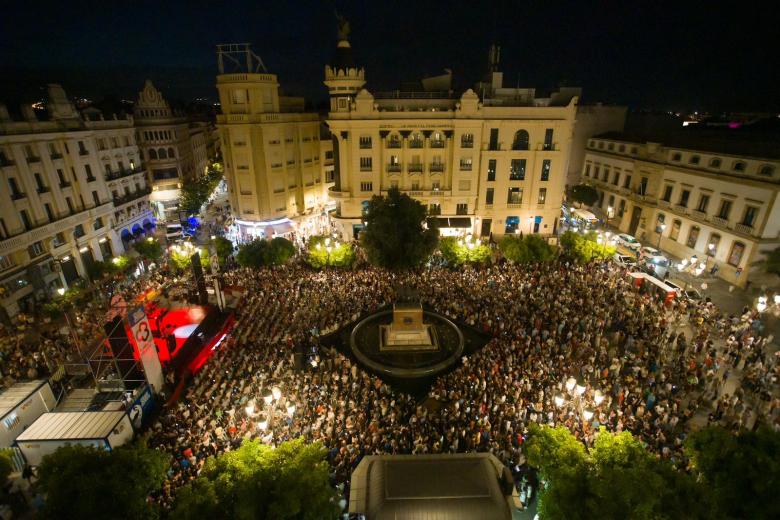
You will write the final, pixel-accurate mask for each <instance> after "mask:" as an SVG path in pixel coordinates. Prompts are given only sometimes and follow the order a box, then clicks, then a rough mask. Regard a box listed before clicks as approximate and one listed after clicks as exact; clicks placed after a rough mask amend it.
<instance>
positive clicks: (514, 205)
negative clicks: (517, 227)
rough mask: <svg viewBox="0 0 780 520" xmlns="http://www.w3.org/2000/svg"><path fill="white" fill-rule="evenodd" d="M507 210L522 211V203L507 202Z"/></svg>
mask: <svg viewBox="0 0 780 520" xmlns="http://www.w3.org/2000/svg"><path fill="white" fill-rule="evenodd" d="M506 207H507V209H520V208H522V207H523V203H522V202H507V203H506Z"/></svg>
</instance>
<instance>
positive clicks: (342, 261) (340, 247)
mask: <svg viewBox="0 0 780 520" xmlns="http://www.w3.org/2000/svg"><path fill="white" fill-rule="evenodd" d="M354 262H355V249H354V248H353V247H352V244H348V243H344V242H339V241H337V240H333V239H332V238H331V237H329V236H325V235H318V236H313V237H310V238H309V241H308V242H307V244H306V263H308V264H309V265H310V266H312V267H314V268H315V269H320V268H322V267H324V266H332V267H349V266H351V265H352V264H353V263H354Z"/></svg>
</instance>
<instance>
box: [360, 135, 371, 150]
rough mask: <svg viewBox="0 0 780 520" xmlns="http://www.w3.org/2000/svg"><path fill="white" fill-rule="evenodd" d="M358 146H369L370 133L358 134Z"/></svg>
mask: <svg viewBox="0 0 780 520" xmlns="http://www.w3.org/2000/svg"><path fill="white" fill-rule="evenodd" d="M360 147H361V148H371V136H370V135H361V136H360Z"/></svg>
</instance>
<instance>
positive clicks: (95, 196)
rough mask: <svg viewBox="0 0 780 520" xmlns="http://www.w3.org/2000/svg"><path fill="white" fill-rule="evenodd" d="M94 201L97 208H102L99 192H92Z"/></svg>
mask: <svg viewBox="0 0 780 520" xmlns="http://www.w3.org/2000/svg"><path fill="white" fill-rule="evenodd" d="M92 201H93V202H94V203H95V206H100V196H99V195H98V192H96V191H93V192H92Z"/></svg>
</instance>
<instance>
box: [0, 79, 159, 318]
mask: <svg viewBox="0 0 780 520" xmlns="http://www.w3.org/2000/svg"><path fill="white" fill-rule="evenodd" d="M47 108H48V111H49V120H46V121H39V120H38V119H37V117H36V116H35V113H34V112H33V110H32V109H31V108H30V107H23V115H24V120H23V121H15V120H13V119H11V117H10V116H9V114H8V111H7V110H6V108H5V106H2V105H0V175H2V182H0V201H2V204H0V306H1V307H2V309H3V310H2V312H5V313H6V315H9V316H13V315H15V314H16V313H17V312H19V310H20V308H21V309H29V308H30V307H31V306H32V305H33V304H34V302H35V301H41V300H45V299H46V298H48V297H49V296H51V295H52V294H53V291H54V290H56V289H57V288H58V287H67V285H68V284H69V283H71V282H73V281H74V280H76V279H77V278H80V277H81V278H85V277H87V275H88V272H87V271H88V265H89V264H90V263H91V262H95V261H102V260H107V259H110V258H111V257H112V256H114V255H118V254H121V253H122V252H124V250H125V244H127V243H128V242H129V240H131V239H132V238H133V237H134V236H138V235H139V234H141V233H143V232H144V230H145V229H148V228H149V227H151V226H152V225H153V216H152V213H151V211H150V209H149V202H148V198H149V191H148V189H147V185H146V171H145V170H144V168H143V164H142V161H141V157H140V154H139V151H138V147H137V146H136V144H135V135H134V130H133V120H132V118H131V117H129V116H125V118H123V119H103V116H102V115H98V114H95V115H94V116H92V117H85V116H82V115H81V114H79V113H78V112H77V111H76V110H75V108H74V106H73V105H72V104H71V103H70V102H69V101H68V99H67V97H66V96H65V92H64V91H63V90H62V88H61V87H60V86H59V85H50V86H49V100H48V104H47ZM123 239H124V240H123Z"/></svg>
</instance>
